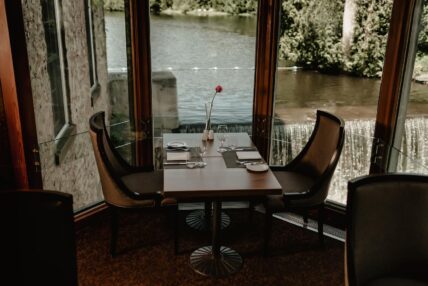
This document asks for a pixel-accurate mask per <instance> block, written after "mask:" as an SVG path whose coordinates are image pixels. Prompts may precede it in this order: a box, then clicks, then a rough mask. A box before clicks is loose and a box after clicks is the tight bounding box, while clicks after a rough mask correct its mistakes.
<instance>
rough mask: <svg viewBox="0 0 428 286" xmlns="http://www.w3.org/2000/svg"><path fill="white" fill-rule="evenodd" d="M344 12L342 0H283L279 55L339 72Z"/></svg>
mask: <svg viewBox="0 0 428 286" xmlns="http://www.w3.org/2000/svg"><path fill="white" fill-rule="evenodd" d="M342 15H343V0H325V1H311V0H285V1H283V3H282V23H281V38H280V58H281V59H284V60H287V61H289V62H292V63H294V64H295V65H298V66H302V67H305V68H309V69H318V70H321V71H324V72H339V71H340V70H341V67H342V57H343V56H342V46H341V37H342V17H343V16H342Z"/></svg>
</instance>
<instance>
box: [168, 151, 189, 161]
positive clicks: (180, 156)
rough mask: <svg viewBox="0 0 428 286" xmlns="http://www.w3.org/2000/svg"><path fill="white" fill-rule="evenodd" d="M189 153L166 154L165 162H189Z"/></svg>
mask: <svg viewBox="0 0 428 286" xmlns="http://www.w3.org/2000/svg"><path fill="white" fill-rule="evenodd" d="M189 155H190V153H189V152H166V160H167V161H186V160H189V157H190V156H189Z"/></svg>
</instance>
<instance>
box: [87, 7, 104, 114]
mask: <svg viewBox="0 0 428 286" xmlns="http://www.w3.org/2000/svg"><path fill="white" fill-rule="evenodd" d="M93 6H94V5H93V0H85V28H86V41H87V48H88V73H89V85H90V94H91V106H93V105H94V100H95V98H96V97H98V95H99V92H98V91H99V89H100V84H99V81H98V70H97V67H98V65H97V55H96V42H95V31H94V30H95V27H94V10H93Z"/></svg>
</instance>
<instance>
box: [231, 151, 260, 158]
mask: <svg viewBox="0 0 428 286" xmlns="http://www.w3.org/2000/svg"><path fill="white" fill-rule="evenodd" d="M236 156H237V157H238V159H239V160H260V159H262V156H260V153H259V152H258V151H243V152H236Z"/></svg>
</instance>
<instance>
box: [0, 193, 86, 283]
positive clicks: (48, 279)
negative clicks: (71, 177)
mask: <svg viewBox="0 0 428 286" xmlns="http://www.w3.org/2000/svg"><path fill="white" fill-rule="evenodd" d="M0 225H1V235H0V264H1V265H2V267H1V273H2V275H0V285H70V286H71V285H77V283H78V282H77V259H76V243H75V230H74V216H73V198H72V196H71V195H69V194H65V193H60V192H53V191H44V190H14V191H0Z"/></svg>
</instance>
